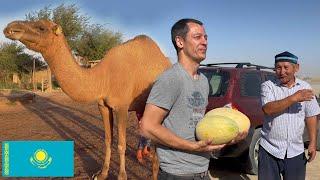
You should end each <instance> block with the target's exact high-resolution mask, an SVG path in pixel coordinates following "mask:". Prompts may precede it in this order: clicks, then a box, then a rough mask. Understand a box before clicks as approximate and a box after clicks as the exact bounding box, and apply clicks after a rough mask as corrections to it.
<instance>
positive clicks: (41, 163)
mask: <svg viewBox="0 0 320 180" xmlns="http://www.w3.org/2000/svg"><path fill="white" fill-rule="evenodd" d="M51 162H52V157H50V156H49V155H48V153H47V151H45V150H44V149H38V150H36V151H35V152H34V154H33V156H31V157H30V163H31V164H32V165H34V166H35V167H37V168H39V169H45V168H47V167H48V166H49V165H50V164H51Z"/></svg>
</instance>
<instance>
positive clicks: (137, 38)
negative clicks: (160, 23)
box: [123, 34, 155, 44]
mask: <svg viewBox="0 0 320 180" xmlns="http://www.w3.org/2000/svg"><path fill="white" fill-rule="evenodd" d="M130 42H152V43H155V42H154V41H153V40H152V39H151V38H150V37H149V36H147V35H144V34H141V35H138V36H135V37H134V38H133V39H130V40H128V41H127V42H125V43H123V44H127V43H130Z"/></svg>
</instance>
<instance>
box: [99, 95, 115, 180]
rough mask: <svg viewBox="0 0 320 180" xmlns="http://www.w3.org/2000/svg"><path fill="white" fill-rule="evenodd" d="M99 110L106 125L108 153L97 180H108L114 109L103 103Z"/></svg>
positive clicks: (100, 104)
mask: <svg viewBox="0 0 320 180" xmlns="http://www.w3.org/2000/svg"><path fill="white" fill-rule="evenodd" d="M98 106H99V110H100V113H101V116H102V119H103V123H104V134H105V146H106V152H105V157H104V164H103V167H102V170H101V172H100V173H99V174H98V175H97V179H99V180H100V179H107V177H108V171H109V165H110V157H111V144H112V134H113V115H112V109H111V108H109V107H106V106H105V105H104V103H103V101H101V102H99V104H98Z"/></svg>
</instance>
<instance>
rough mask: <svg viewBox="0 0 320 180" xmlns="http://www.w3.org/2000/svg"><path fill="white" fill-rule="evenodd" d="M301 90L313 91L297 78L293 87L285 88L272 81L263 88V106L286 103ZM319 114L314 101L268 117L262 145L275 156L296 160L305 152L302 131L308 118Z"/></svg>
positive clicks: (265, 122) (263, 131)
mask: <svg viewBox="0 0 320 180" xmlns="http://www.w3.org/2000/svg"><path fill="white" fill-rule="evenodd" d="M301 89H311V86H310V85H309V84H308V83H307V82H305V81H302V80H300V79H298V78H296V81H295V84H294V86H293V87H291V88H288V87H285V86H282V85H281V84H280V81H279V80H278V79H276V80H272V81H271V80H269V81H266V82H264V83H262V85H261V103H262V106H264V105H265V104H267V103H268V102H272V101H277V100H281V99H284V98H286V97H288V96H290V95H293V94H294V93H295V92H297V91H298V90H301ZM318 114H320V108H319V105H318V103H317V101H316V99H315V97H314V98H313V99H312V100H311V101H303V102H298V103H295V104H293V105H291V106H290V107H289V108H287V109H286V110H285V111H284V112H282V113H280V114H277V115H272V116H267V115H266V116H265V119H264V122H263V127H262V130H261V141H260V145H261V146H262V147H263V148H264V149H265V150H266V151H268V152H269V153H270V154H272V155H273V156H275V157H277V158H279V159H284V158H285V156H286V153H287V158H292V157H295V156H297V155H299V154H301V153H303V152H304V144H303V138H302V136H303V131H304V127H305V118H306V117H312V116H316V115H318Z"/></svg>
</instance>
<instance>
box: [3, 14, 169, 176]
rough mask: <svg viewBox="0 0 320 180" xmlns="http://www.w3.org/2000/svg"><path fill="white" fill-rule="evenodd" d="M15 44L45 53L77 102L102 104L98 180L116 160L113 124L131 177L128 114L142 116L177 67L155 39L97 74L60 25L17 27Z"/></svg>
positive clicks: (111, 57) (10, 32)
mask: <svg viewBox="0 0 320 180" xmlns="http://www.w3.org/2000/svg"><path fill="white" fill-rule="evenodd" d="M4 34H5V36H6V37H7V38H9V39H12V40H19V41H20V42H22V43H23V44H25V45H26V47H27V48H29V49H31V50H34V51H36V52H40V53H41V54H42V56H43V58H44V59H45V60H46V61H47V63H48V65H49V67H50V68H51V71H52V72H53V74H54V75H55V77H56V79H57V80H58V82H59V85H60V87H61V88H62V90H63V91H64V92H65V93H66V94H67V95H68V96H70V97H71V98H72V99H73V100H75V101H79V102H94V101H95V102H97V103H98V107H99V111H100V113H101V116H102V118H103V122H104V128H105V145H106V152H105V158H104V159H105V161H104V164H103V167H102V170H101V172H100V173H99V174H97V176H96V179H107V177H108V170H109V164H110V157H111V143H112V128H113V122H114V121H116V122H118V153H119V156H120V162H119V163H120V168H119V175H118V179H127V174H126V171H125V151H126V125H127V121H128V111H137V112H138V113H140V114H142V113H143V111H144V107H145V103H146V98H147V97H148V94H149V92H150V88H151V85H152V84H153V82H154V81H155V79H156V78H157V76H158V75H159V74H160V73H162V72H163V71H164V70H166V69H167V68H169V67H170V66H171V63H170V61H169V60H168V59H167V58H166V57H165V56H164V55H163V53H162V52H161V50H160V49H159V47H158V46H157V45H156V43H155V42H154V41H152V40H151V39H150V38H149V37H147V36H144V35H140V36H137V37H135V38H134V39H133V40H129V41H127V42H125V43H123V44H121V45H119V46H116V47H114V48H112V49H111V50H109V51H108V52H107V53H106V55H105V57H104V58H103V59H102V61H101V62H100V63H99V64H97V65H96V66H94V67H93V68H90V69H87V68H82V67H80V66H79V65H78V64H77V63H76V62H75V60H74V57H73V55H72V53H71V50H70V48H69V46H68V44H67V42H66V40H65V37H64V35H63V33H62V29H61V27H60V26H59V25H57V24H55V23H53V22H51V21H47V20H40V21H34V22H32V21H14V22H11V23H10V24H8V26H7V27H6V28H5V29H4Z"/></svg>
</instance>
